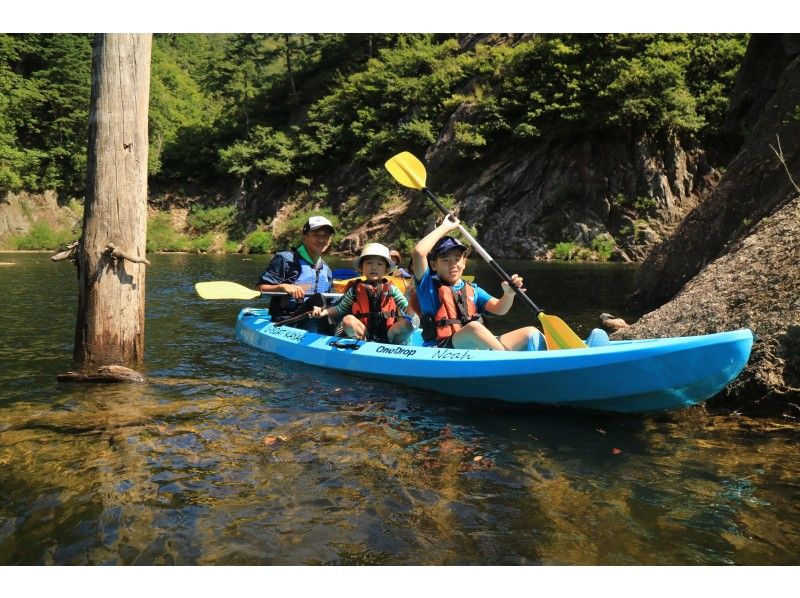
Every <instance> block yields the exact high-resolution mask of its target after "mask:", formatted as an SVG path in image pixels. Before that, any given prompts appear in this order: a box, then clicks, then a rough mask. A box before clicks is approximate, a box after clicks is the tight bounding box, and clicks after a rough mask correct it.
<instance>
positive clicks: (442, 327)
mask: <svg viewBox="0 0 800 598" xmlns="http://www.w3.org/2000/svg"><path fill="white" fill-rule="evenodd" d="M433 284H434V285H435V286H436V290H437V292H438V294H439V309H438V310H437V311H436V313H435V314H434V315H430V314H423V315H422V316H421V317H420V323H421V324H422V338H423V339H424V340H426V341H432V340H436V341H443V340H445V339H448V338H450V337H451V336H453V335H454V334H455V333H456V332H458V331H459V330H461V328H463V327H464V325H465V324H468V323H469V322H476V321H477V322H482V321H483V318H482V317H481V316H480V314H479V313H478V310H477V308H476V306H475V300H474V298H475V289H474V287H473V286H472V285H471V284H469V283H464V286H463V287H461V290H459V291H456V290H455V289H454V288H453V287H451V286H448V285H446V284H442V282H441V281H440V280H438V279H434V280H433ZM409 304H410V305H411V306H412V307H413V308H414V309H415V311H416V312H417V313H420V311H419V300H418V299H417V297H416V295H415V296H414V297H413V301H412V298H411V297H409Z"/></svg>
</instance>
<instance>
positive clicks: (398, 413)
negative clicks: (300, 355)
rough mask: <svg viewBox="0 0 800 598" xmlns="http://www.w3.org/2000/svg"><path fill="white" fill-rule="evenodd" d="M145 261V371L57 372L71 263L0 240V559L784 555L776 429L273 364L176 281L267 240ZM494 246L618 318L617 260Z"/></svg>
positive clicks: (560, 301)
mask: <svg viewBox="0 0 800 598" xmlns="http://www.w3.org/2000/svg"><path fill="white" fill-rule="evenodd" d="M151 260H152V266H150V267H149V269H148V274H147V327H146V370H145V372H144V373H145V374H146V375H147V377H148V383H147V384H142V385H72V384H59V383H57V382H56V379H55V377H56V374H58V373H60V372H63V371H66V370H67V369H69V368H70V359H71V351H72V342H73V334H74V332H73V331H74V322H75V309H76V303H77V288H76V279H75V273H74V269H73V267H72V266H71V265H68V264H65V263H58V264H54V263H51V262H50V261H49V259H48V256H47V255H46V254H0V262H5V263H11V265H0V293H1V294H2V309H0V564H2V565H9V564H173V563H174V564H282V565H286V564H387V565H399V564H418V565H428V564H449V565H459V564H463V565H471V564H494V565H511V564H519V565H530V564H544V565H553V564H582V565H592V564H608V565H624V564H672V565H681V564H682V565H693V564H795V565H796V564H798V562H800V558H798V550H800V475H798V474H800V460H799V459H797V455H798V444H800V434H799V433H798V430H799V428H798V426H797V425H794V424H790V423H785V422H780V421H765V420H752V419H748V418H745V417H742V416H738V415H736V414H728V413H709V412H707V411H706V410H705V409H704V408H693V409H690V410H687V411H683V412H679V413H674V414H669V415H659V416H618V415H609V414H602V413H594V412H582V411H574V410H566V409H563V410H561V409H542V408H519V407H510V406H508V405H505V404H502V403H498V402H491V401H486V402H484V403H481V402H476V401H473V400H470V401H464V402H460V401H459V400H458V399H456V398H452V397H446V396H443V395H435V394H431V393H427V392H423V391H416V390H411V389H408V388H404V387H402V386H395V385H392V384H388V383H382V382H376V381H371V380H365V379H360V378H357V377H354V376H349V375H343V374H338V373H333V372H329V371H324V370H320V369H316V368H313V367H310V366H306V365H303V364H297V363H291V362H287V361H285V360H283V359H281V358H279V357H276V356H272V355H268V354H265V353H261V352H256V351H254V350H252V349H250V348H248V347H246V346H245V345H243V344H241V343H240V342H238V341H237V340H236V338H235V336H234V323H235V317H236V314H237V312H238V310H239V309H240V308H241V307H243V306H244V305H254V304H257V303H258V302H236V301H203V300H200V299H199V298H198V297H197V296H196V295H195V294H194V291H193V284H194V283H195V282H197V281H200V280H233V281H237V282H240V283H243V284H246V285H250V284H252V283H253V282H254V279H255V277H256V275H257V273H258V272H259V271H260V270H261V269H263V266H264V263H265V259H263V258H259V257H258V256H254V257H252V258H243V257H242V256H230V255H229V256H194V255H154V256H151ZM331 261H332V262H333V264H334V265H346V264H345V263H344V262H336V260H331ZM503 265H504V267H505V268H506V269H507V270H508V271H510V272H512V271H518V272H519V273H520V274H522V275H523V276H525V278H526V283H527V284H526V286H527V288H528V293H529V295H530V296H531V297H532V298H533V299H534V301H536V302H537V303H538V304H539V305H540V306H541V307H543V308H545V309H546V310H547V311H548V313H553V314H556V315H559V316H561V317H562V318H563V319H564V320H565V321H567V322H568V323H569V324H570V325H571V326H572V327H573V328H574V329H576V330H577V331H578V332H579V333H581V334H585V333H587V332H588V330H589V329H590V328H591V327H593V326H594V325H596V320H597V316H598V314H599V313H600V312H603V311H607V312H610V313H614V314H615V315H622V316H627V317H630V316H631V314H626V313H625V312H624V310H623V309H622V308H621V307H620V306H621V305H622V302H623V299H624V296H625V294H626V293H627V292H628V291H629V289H630V284H631V279H632V276H633V273H634V270H633V269H632V268H631V267H627V266H618V265H589V266H586V265H582V266H573V265H553V264H530V263H526V262H505V263H504V264H503ZM469 270H470V271H472V272H473V273H475V274H476V275H477V280H478V282H480V283H482V286H484V288H486V289H487V290H489V291H490V292H495V293H497V292H498V285H497V282H495V280H494V278H493V277H492V275H491V274H490V273H488V271H487V270H486V268H485V267H483V265H482V264H478V263H471V264H470V267H469ZM531 321H532V317H531V316H530V315H529V313H528V312H526V311H525V310H524V309H523V308H522V307H521V306H520V305H517V306H515V308H514V310H512V312H511V313H510V314H509V315H508V316H506V318H503V319H496V320H493V322H492V324H491V326H492V328H493V329H494V330H495V331H497V332H503V331H505V330H508V329H511V328H514V327H517V326H520V325H523V324H527V323H530V322H531Z"/></svg>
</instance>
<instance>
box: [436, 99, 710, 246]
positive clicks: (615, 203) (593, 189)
mask: <svg viewBox="0 0 800 598" xmlns="http://www.w3.org/2000/svg"><path fill="white" fill-rule="evenodd" d="M462 108H463V107H462ZM468 112H469V111H468V110H467V109H466V108H464V109H462V110H459V111H456V113H455V114H454V115H453V119H452V120H453V122H451V123H450V124H449V125H448V126H447V127H445V129H444V130H443V131H442V133H441V134H440V137H439V140H438V141H437V143H436V144H435V145H434V146H433V148H432V149H431V150H430V151H429V152H428V154H426V157H425V158H426V162H427V163H428V164H429V165H430V179H431V180H430V181H429V184H430V185H431V186H432V187H433V188H436V189H440V190H442V191H445V192H449V193H452V194H453V195H454V196H455V197H457V198H458V202H459V213H460V216H461V218H462V220H464V221H465V222H469V223H475V224H478V225H479V239H480V241H481V243H482V244H483V245H484V246H485V247H486V248H487V250H488V251H490V252H491V253H492V254H493V255H496V256H497V257H500V258H534V259H537V258H544V257H546V254H547V246H548V244H550V245H552V243H553V241H554V240H555V241H572V242H576V243H578V244H582V245H588V244H589V243H590V242H591V239H588V238H587V236H586V234H585V233H587V232H588V233H590V236H592V238H593V237H596V236H598V235H601V234H607V233H611V234H612V235H613V236H614V238H615V239H617V240H618V241H619V243H620V248H621V250H624V252H626V253H628V254H629V255H631V256H634V257H635V258H638V259H642V258H643V257H644V255H645V254H646V253H647V251H648V250H649V249H650V248H651V247H653V246H654V245H655V244H657V243H659V242H660V241H661V240H662V238H664V237H665V236H667V235H668V234H669V233H670V232H671V231H672V230H673V229H674V228H675V226H677V224H678V223H679V222H680V221H681V220H682V218H683V217H684V216H685V215H686V214H687V213H688V212H689V211H690V210H691V209H692V208H693V207H694V206H695V205H697V203H698V201H700V199H701V198H702V197H703V196H704V195H705V194H707V193H708V192H709V191H710V190H711V189H712V188H713V187H714V186H715V185H716V183H717V181H718V180H719V173H718V172H717V171H716V170H715V169H714V168H713V167H712V165H711V164H710V163H709V161H708V159H707V157H706V153H705V151H704V150H703V149H702V148H700V147H699V146H697V145H696V144H695V143H694V142H693V141H692V140H690V139H684V140H680V139H678V138H677V137H676V138H672V139H671V140H670V141H669V142H667V143H656V142H654V141H652V140H648V139H645V138H639V139H633V138H628V137H625V136H620V137H617V138H613V137H610V136H605V137H603V138H599V137H586V138H583V139H578V140H569V141H559V142H538V141H537V142H533V143H529V144H522V143H516V144H514V145H513V147H512V146H509V147H508V148H507V150H506V151H505V152H504V153H503V154H495V155H492V156H491V157H487V158H486V159H484V160H483V161H481V162H480V163H474V164H472V165H471V166H470V169H469V171H467V172H464V171H463V168H461V169H458V168H456V166H454V165H453V164H455V163H457V162H458V161H457V160H455V158H454V156H453V154H452V147H451V145H452V144H451V140H452V139H451V138H452V135H453V134H452V131H451V129H452V128H453V127H454V126H455V122H457V121H459V120H464V119H466V120H468V118H469V115H468ZM454 170H455V171H454ZM451 181H453V182H456V185H457V186H455V187H450V182H451ZM620 196H622V197H624V198H625V199H626V200H627V201H629V202H632V201H633V200H635V199H636V198H647V200H648V201H650V202H652V214H651V217H650V219H649V222H646V221H644V220H642V219H640V218H639V217H638V216H637V212H636V211H635V210H634V209H632V207H625V206H624V205H621V204H620V203H619V197H620Z"/></svg>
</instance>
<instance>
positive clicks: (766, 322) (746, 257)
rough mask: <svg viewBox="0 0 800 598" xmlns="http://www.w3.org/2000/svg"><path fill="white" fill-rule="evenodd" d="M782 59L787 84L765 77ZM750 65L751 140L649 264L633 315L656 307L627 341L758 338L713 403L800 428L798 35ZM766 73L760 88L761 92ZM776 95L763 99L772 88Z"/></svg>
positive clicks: (760, 43) (755, 47)
mask: <svg viewBox="0 0 800 598" xmlns="http://www.w3.org/2000/svg"><path fill="white" fill-rule="evenodd" d="M786 52H793V53H794V54H793V57H792V56H787V55H786ZM753 54H756V55H753ZM775 56H779V57H782V58H781V60H780V61H779V62H781V63H782V64H785V69H784V70H783V72H782V74H781V75H780V77H777V78H776V77H775V75H774V69H772V68H765V67H764V65H765V60H766V59H765V57H775ZM766 62H769V61H768V60H767V61H766ZM745 65H749V67H748V69H749V70H746V71H745V72H743V73H742V74H741V75H740V77H739V79H738V81H739V83H740V84H741V85H740V88H739V95H738V96H737V95H735V97H734V100H733V101H732V104H731V105H732V109H733V111H734V112H735V113H736V114H737V115H738V116H736V118H738V119H739V120H740V122H741V123H743V126H744V127H746V126H747V124H748V123H753V122H754V124H752V132H751V134H750V135H749V137H747V139H746V141H745V143H744V145H743V146H742V149H741V151H740V152H739V154H738V155H737V156H736V157H735V158H734V159H733V161H732V162H731V164H730V166H729V167H728V169H727V171H726V172H725V174H724V176H723V177H722V180H721V181H720V184H719V186H718V187H717V188H716V189H715V190H714V191H713V192H712V193H711V194H710V196H709V197H708V198H707V199H706V200H705V201H704V202H703V203H701V204H700V205H699V206H698V207H697V208H696V209H695V210H693V211H692V212H691V213H690V214H689V215H688V216H687V217H686V219H685V220H684V222H683V223H681V225H680V226H679V227H678V229H677V231H676V232H675V234H674V235H673V236H672V237H671V238H670V239H669V240H668V241H666V242H665V243H664V244H663V245H662V246H660V247H659V248H658V249H657V250H656V251H654V252H653V253H652V254H651V255H650V256H649V257H648V258H647V260H645V262H644V264H643V265H642V267H641V268H640V270H639V272H638V273H637V276H636V279H635V281H634V285H635V287H636V290H635V292H634V294H633V296H632V307H633V308H634V309H637V308H638V309H639V310H642V311H644V310H647V309H653V308H656V307H657V308H658V309H655V311H651V312H650V313H648V314H647V315H645V316H644V317H643V318H641V319H640V320H639V321H638V322H636V323H635V324H634V325H633V326H632V327H630V328H627V329H625V330H624V331H622V332H620V333H618V336H619V337H620V338H645V337H665V336H677V335H693V334H702V333H708V332H718V331H722V330H730V329H734V328H738V327H748V328H751V329H752V330H753V331H754V332H755V334H756V342H755V344H754V347H753V353H752V356H751V358H750V362H749V365H748V367H747V369H746V370H745V372H744V373H743V374H742V375H741V376H740V377H739V379H737V380H736V381H735V382H734V383H733V384H732V385H730V386H729V387H728V388H727V389H726V390H725V391H724V392H723V393H722V394H721V395H720V396H719V397H718V398H717V399H715V401H712V402H711V404H712V405H713V404H716V405H728V406H730V407H732V408H735V409H738V410H741V411H746V412H749V413H768V414H786V415H787V416H790V417H793V418H798V417H800V290H798V289H800V188H798V187H797V185H796V184H795V182H794V181H793V180H792V178H791V175H792V174H793V175H794V177H795V178H798V177H797V174H798V173H800V118H798V114H797V111H798V105H800V35H794V36H788V35H774V36H768V37H764V36H754V38H753V40H752V42H751V46H750V48H749V49H748V57H747V59H746V60H745ZM758 69H761V75H762V82H763V86H762V88H758V86H757V85H755V83H754V81H755V80H756V78H757V74H758V73H756V72H753V70H758ZM776 80H777V82H776ZM772 88H774V92H773V93H772V95H771V96H770V97H769V99H768V100H767V101H764V100H763V97H764V93H763V91H764V89H767V90H769V89H772ZM759 105H760V106H761V108H762V111H761V113H760V116H758V118H755V117H754V112H753V110H754V108H755V107H757V106H759ZM732 119H733V120H736V119H735V118H733V117H732ZM733 120H732V121H731V122H733ZM731 126H733V125H731ZM778 139H780V148H781V150H782V153H783V157H784V159H785V165H784V164H783V163H782V161H781V160H779V159H778V157H777V156H776V154H775V152H774V150H773V148H771V147H770V146H771V145H772V146H773V147H775V148H778V147H779V146H778ZM659 306H660V307H659Z"/></svg>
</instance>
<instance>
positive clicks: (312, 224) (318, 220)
mask: <svg viewBox="0 0 800 598" xmlns="http://www.w3.org/2000/svg"><path fill="white" fill-rule="evenodd" d="M325 226H327V227H330V229H331V232H335V231H336V229H335V228H334V227H333V224H331V221H330V220H328V219H327V218H325V216H312V217H311V218H309V219H308V222H306V223H305V225H304V226H303V232H304V233H307V232H308V231H310V230H317V229H318V228H323V227H325Z"/></svg>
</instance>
